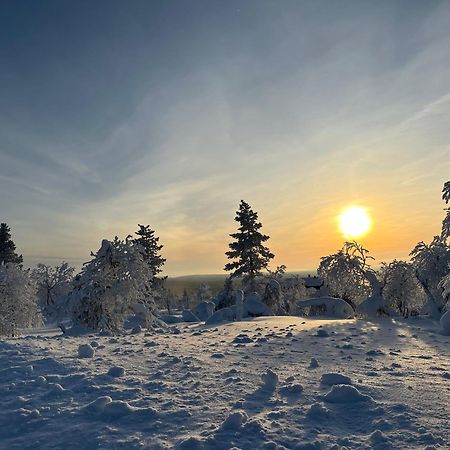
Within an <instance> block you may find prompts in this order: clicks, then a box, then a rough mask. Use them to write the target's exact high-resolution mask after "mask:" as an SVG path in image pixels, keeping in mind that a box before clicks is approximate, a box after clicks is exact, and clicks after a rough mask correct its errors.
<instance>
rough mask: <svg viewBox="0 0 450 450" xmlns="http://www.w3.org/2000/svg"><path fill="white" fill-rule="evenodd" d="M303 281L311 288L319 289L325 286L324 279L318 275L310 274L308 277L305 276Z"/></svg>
mask: <svg viewBox="0 0 450 450" xmlns="http://www.w3.org/2000/svg"><path fill="white" fill-rule="evenodd" d="M303 283H304V284H305V287H306V288H307V289H310V288H311V289H315V290H316V291H318V290H319V289H320V288H321V287H322V286H323V283H324V281H323V280H322V278H320V277H318V276H316V275H314V276H311V275H308V276H307V277H303Z"/></svg>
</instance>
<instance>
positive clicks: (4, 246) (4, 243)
mask: <svg viewBox="0 0 450 450" xmlns="http://www.w3.org/2000/svg"><path fill="white" fill-rule="evenodd" d="M22 262H23V258H22V255H18V254H17V253H16V244H14V242H13V240H12V239H11V231H10V229H9V227H8V225H7V224H6V223H2V224H0V265H2V264H7V263H15V264H22Z"/></svg>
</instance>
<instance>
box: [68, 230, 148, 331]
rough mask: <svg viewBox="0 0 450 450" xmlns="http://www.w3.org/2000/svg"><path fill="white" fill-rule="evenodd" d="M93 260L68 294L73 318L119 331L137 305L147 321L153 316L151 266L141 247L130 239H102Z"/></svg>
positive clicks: (96, 326) (101, 327) (93, 325)
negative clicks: (149, 286) (149, 288)
mask: <svg viewBox="0 0 450 450" xmlns="http://www.w3.org/2000/svg"><path fill="white" fill-rule="evenodd" d="M92 256H93V259H92V260H91V261H90V262H88V263H86V264H85V265H84V267H83V269H82V271H81V274H80V275H79V276H77V277H76V278H75V280H74V290H73V291H72V294H71V296H72V297H73V298H74V302H73V319H74V321H75V322H78V323H82V324H84V325H86V326H88V327H89V328H92V329H96V330H99V329H103V330H111V331H117V330H119V329H120V328H121V327H122V325H123V322H124V320H125V319H126V317H127V316H128V315H129V314H130V313H132V312H133V311H134V310H135V308H136V307H137V305H140V306H141V310H142V309H144V310H145V311H146V320H147V322H149V321H151V320H152V319H153V317H154V315H153V311H154V301H153V298H152V297H149V292H148V280H149V279H151V278H152V276H153V275H152V272H151V269H150V267H149V265H148V263H147V261H145V260H144V258H143V256H142V248H141V246H140V245H139V244H138V243H136V242H134V241H133V240H131V239H130V238H127V239H125V240H124V241H122V240H119V239H118V238H117V237H116V238H115V239H114V241H112V242H110V241H107V240H103V241H102V246H101V248H100V250H99V251H98V252H97V253H96V254H92Z"/></svg>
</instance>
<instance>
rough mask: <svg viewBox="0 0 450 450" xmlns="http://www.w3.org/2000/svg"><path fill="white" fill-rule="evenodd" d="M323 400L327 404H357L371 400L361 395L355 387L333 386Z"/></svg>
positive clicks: (346, 385) (345, 385)
mask: <svg viewBox="0 0 450 450" xmlns="http://www.w3.org/2000/svg"><path fill="white" fill-rule="evenodd" d="M324 400H325V401H326V402H328V403H357V402H362V401H368V400H372V398H371V397H370V396H368V395H364V394H361V392H359V391H358V389H356V388H355V386H350V385H348V384H335V385H334V386H332V388H331V391H330V392H328V394H326V395H325V396H324Z"/></svg>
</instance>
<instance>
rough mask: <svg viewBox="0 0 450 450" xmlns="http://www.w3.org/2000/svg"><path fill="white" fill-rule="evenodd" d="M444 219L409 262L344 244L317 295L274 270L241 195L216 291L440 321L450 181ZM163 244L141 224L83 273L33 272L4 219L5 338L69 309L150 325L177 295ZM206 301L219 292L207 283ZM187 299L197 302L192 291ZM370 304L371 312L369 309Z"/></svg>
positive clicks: (449, 275)
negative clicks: (333, 300)
mask: <svg viewBox="0 0 450 450" xmlns="http://www.w3.org/2000/svg"><path fill="white" fill-rule="evenodd" d="M442 199H443V201H444V202H445V205H446V207H445V217H444V220H443V222H442V227H441V233H440V234H439V235H437V236H435V237H434V238H433V240H432V241H431V242H430V243H428V244H427V243H425V242H419V243H418V244H417V245H416V246H415V247H414V249H413V250H412V251H411V254H410V256H411V260H410V261H400V260H394V261H392V262H390V263H382V265H381V269H379V270H377V271H376V270H374V269H373V268H372V267H371V265H370V263H371V261H372V260H373V258H372V257H371V256H370V254H369V251H368V250H367V249H365V248H364V247H362V246H361V245H360V244H358V243H357V242H355V241H353V242H345V243H344V245H343V247H342V248H341V249H340V250H338V251H337V252H336V253H334V254H331V255H328V256H325V257H322V258H321V260H320V264H319V267H318V270H317V273H318V276H319V277H320V279H321V280H322V281H323V285H322V286H321V287H320V289H318V290H317V292H316V293H315V294H311V292H310V291H308V290H307V287H306V286H305V283H304V280H303V279H302V278H301V277H299V276H295V275H289V274H288V273H286V266H284V265H281V266H278V267H277V268H276V269H275V270H273V271H272V270H270V269H269V264H270V262H271V260H272V259H273V258H274V254H273V253H272V252H271V251H270V249H269V248H268V246H267V241H268V240H269V236H267V235H265V234H263V233H262V232H261V229H262V223H261V222H260V221H259V219H258V214H257V212H255V211H254V210H253V209H252V208H251V206H250V205H249V204H248V203H247V202H245V201H243V200H242V201H241V202H240V205H239V209H238V211H237V212H236V217H235V220H236V222H237V223H238V229H237V231H236V232H235V233H232V234H231V235H230V237H231V238H232V241H231V242H230V244H229V250H228V251H227V252H226V253H225V256H226V258H227V259H228V262H227V263H226V265H225V267H224V270H225V271H226V272H229V276H228V277H227V279H226V280H225V283H224V286H223V289H222V290H221V291H220V292H219V293H218V294H217V295H216V297H215V298H214V302H215V305H216V309H220V308H224V307H227V306H230V305H231V304H233V301H234V297H233V290H234V285H233V283H234V281H235V280H236V279H238V280H239V283H240V287H242V288H243V290H244V291H245V292H247V293H250V292H255V291H256V292H259V293H260V294H261V298H262V299H263V301H264V302H265V303H266V304H267V305H268V306H270V307H271V308H272V310H273V311H274V312H275V313H277V314H296V313H297V310H296V305H297V302H298V300H301V299H304V298H307V297H309V296H311V295H316V296H330V297H338V298H341V299H343V300H345V301H346V302H347V303H348V304H349V305H351V306H352V308H354V309H355V310H357V309H358V307H359V306H367V305H365V304H367V302H369V306H370V305H371V306H372V307H373V306H375V308H376V313H377V314H387V315H389V314H392V313H399V314H402V315H403V316H408V315H411V314H418V313H419V312H420V311H421V309H422V308H423V307H424V306H425V307H426V309H427V312H428V313H429V314H430V315H432V316H433V317H435V318H438V317H440V316H441V315H442V314H443V313H444V312H445V311H446V309H447V308H448V306H449V305H448V303H449V296H450V269H449V264H450V247H449V242H448V241H449V237H450V207H449V203H450V182H446V183H445V184H444V187H443V191H442ZM162 249H163V245H162V244H161V243H160V240H159V237H158V236H157V235H156V233H155V231H154V230H152V229H151V228H150V226H149V225H140V224H139V225H138V230H137V231H136V232H135V233H134V236H131V235H129V236H127V237H126V238H125V239H119V238H118V237H115V238H114V239H113V240H111V241H109V240H103V241H102V243H101V247H100V249H99V250H98V251H97V252H96V253H91V260H90V261H88V262H86V263H85V264H84V265H83V267H82V269H81V271H80V272H79V273H78V274H76V275H75V269H74V268H73V267H70V266H69V264H68V263H66V262H62V263H61V264H59V265H56V266H55V267H51V266H48V265H45V264H38V265H37V267H36V268H34V269H32V270H30V269H24V268H23V257H22V255H19V254H17V252H16V246H15V243H14V242H13V240H12V237H11V231H10V228H9V227H8V225H7V224H6V223H2V224H1V225H0V334H15V333H17V330H18V328H21V327H30V326H34V325H37V324H38V322H39V321H40V320H41V319H42V317H44V318H46V319H48V320H52V319H53V320H54V319H59V318H61V317H63V316H64V315H67V314H69V315H70V317H71V319H72V321H73V322H74V323H80V324H84V325H86V326H88V327H90V328H93V329H108V330H113V331H117V330H119V329H120V328H121V326H122V324H123V321H124V320H125V318H126V317H127V316H128V315H129V314H130V313H136V314H140V315H141V316H142V317H143V318H144V319H145V323H146V324H147V325H148V326H149V325H150V324H151V323H152V322H153V321H154V320H155V317H156V315H157V314H156V310H157V308H158V307H159V308H161V307H162V306H165V307H166V308H167V310H168V312H169V313H170V312H171V311H170V309H171V301H172V299H173V297H174V296H173V294H172V293H171V292H170V291H169V290H168V289H167V287H166V283H165V280H166V277H164V276H161V273H162V271H163V267H164V264H165V262H166V259H165V258H164V257H163V256H162V254H161V251H162ZM197 294H198V295H197V298H196V300H197V301H205V300H209V299H210V298H211V292H210V290H209V288H208V286H207V285H205V284H202V285H201V286H200V288H199V291H198V293H197ZM181 302H182V303H183V305H184V306H185V307H189V306H190V303H191V300H190V299H189V295H188V293H187V292H185V293H184V294H183V297H182V299H181ZM361 310H363V309H362V308H361Z"/></svg>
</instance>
